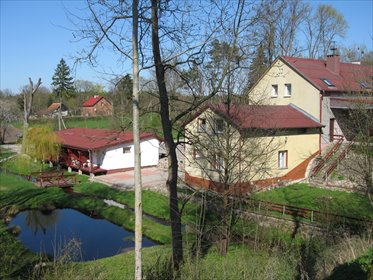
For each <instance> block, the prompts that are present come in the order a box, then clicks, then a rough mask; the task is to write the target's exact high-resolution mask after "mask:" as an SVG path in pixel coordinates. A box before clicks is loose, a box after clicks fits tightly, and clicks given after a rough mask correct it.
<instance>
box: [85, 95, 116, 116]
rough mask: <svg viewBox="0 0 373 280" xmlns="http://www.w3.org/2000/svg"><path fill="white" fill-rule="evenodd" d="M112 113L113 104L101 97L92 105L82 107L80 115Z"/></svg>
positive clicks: (108, 114) (109, 114) (105, 114)
mask: <svg viewBox="0 0 373 280" xmlns="http://www.w3.org/2000/svg"><path fill="white" fill-rule="evenodd" d="M112 114H113V105H112V104H111V103H110V102H109V101H107V100H106V99H105V98H102V99H101V100H100V101H99V102H97V103H96V104H95V105H94V106H91V107H82V116H111V115H112Z"/></svg>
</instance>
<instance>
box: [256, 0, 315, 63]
mask: <svg viewBox="0 0 373 280" xmlns="http://www.w3.org/2000/svg"><path fill="white" fill-rule="evenodd" d="M308 9H309V7H308V5H307V4H305V3H304V2H303V1H301V0H287V1H285V0H280V1H278V0H263V1H261V2H260V3H259V4H257V5H256V15H255V17H254V18H253V22H254V23H255V24H254V25H253V28H254V29H255V30H256V32H255V33H254V34H255V35H256V36H255V40H256V41H257V44H258V46H259V45H261V46H263V47H264V49H265V56H266V58H267V63H268V65H269V64H271V63H272V62H273V61H274V60H275V58H276V57H277V56H279V55H286V56H294V55H299V54H300V53H301V51H302V49H301V47H300V46H299V45H298V44H297V37H298V34H299V32H300V25H301V24H302V23H303V21H304V18H305V14H306V13H307V11H308Z"/></svg>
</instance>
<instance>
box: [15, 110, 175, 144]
mask: <svg viewBox="0 0 373 280" xmlns="http://www.w3.org/2000/svg"><path fill="white" fill-rule="evenodd" d="M64 122H65V125H66V128H75V127H80V128H101V129H116V130H132V117H131V116H123V117H118V116H110V117H80V116H77V117H65V118H64ZM12 124H13V125H14V126H15V127H16V128H18V129H22V126H23V124H22V122H21V121H16V122H13V123H12ZM44 125H49V126H51V127H52V128H53V129H54V130H57V129H58V120H57V118H41V119H31V120H30V127H38V126H44ZM140 130H142V131H147V132H153V133H156V134H157V135H159V136H163V131H162V124H161V119H160V116H159V114H157V113H147V114H144V115H142V116H140ZM177 134H178V131H177V130H174V131H173V136H174V138H176V137H177Z"/></svg>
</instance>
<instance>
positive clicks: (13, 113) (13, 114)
mask: <svg viewBox="0 0 373 280" xmlns="http://www.w3.org/2000/svg"><path fill="white" fill-rule="evenodd" d="M17 118H18V115H17V109H16V108H15V105H14V104H12V102H11V101H10V100H6V99H0V143H1V144H2V143H4V141H5V136H6V133H7V131H8V128H9V126H10V125H11V123H12V122H13V121H14V120H16V119H17Z"/></svg>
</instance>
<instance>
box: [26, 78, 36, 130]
mask: <svg viewBox="0 0 373 280" xmlns="http://www.w3.org/2000/svg"><path fill="white" fill-rule="evenodd" d="M28 80H29V86H28V87H26V88H24V89H23V90H22V94H23V128H24V130H25V131H26V130H27V128H28V126H29V118H30V115H31V109H32V101H33V99H34V94H35V93H36V92H37V90H38V88H39V87H40V85H41V78H39V80H38V82H37V83H36V85H34V83H33V81H32V80H31V78H28ZM25 131H24V132H25Z"/></svg>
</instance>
